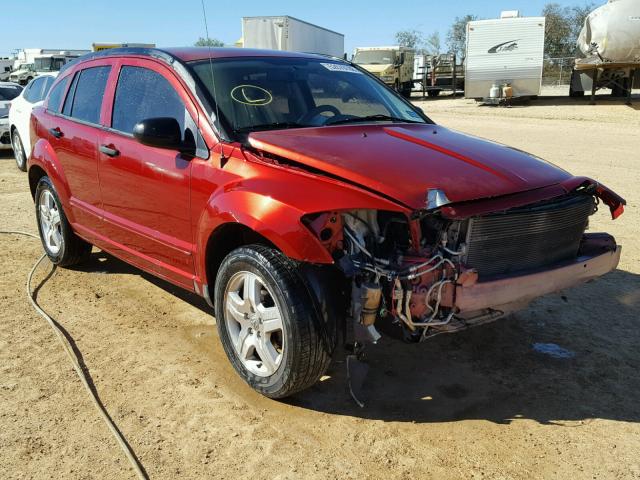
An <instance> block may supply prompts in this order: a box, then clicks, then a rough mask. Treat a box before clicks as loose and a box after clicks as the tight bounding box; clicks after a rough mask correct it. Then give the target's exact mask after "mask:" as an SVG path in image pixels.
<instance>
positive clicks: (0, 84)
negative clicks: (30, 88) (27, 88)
mask: <svg viewBox="0 0 640 480" xmlns="http://www.w3.org/2000/svg"><path fill="white" fill-rule="evenodd" d="M0 87H20V88H23V87H22V85H20V84H19V83H15V82H0Z"/></svg>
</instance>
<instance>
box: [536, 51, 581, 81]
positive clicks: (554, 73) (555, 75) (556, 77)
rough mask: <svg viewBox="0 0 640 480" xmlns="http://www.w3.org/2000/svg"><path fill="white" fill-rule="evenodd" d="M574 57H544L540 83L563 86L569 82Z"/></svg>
mask: <svg viewBox="0 0 640 480" xmlns="http://www.w3.org/2000/svg"><path fill="white" fill-rule="evenodd" d="M574 62H575V57H552V58H545V59H544V67H543V69H542V85H544V86H564V85H569V83H571V72H572V71H573V65H574Z"/></svg>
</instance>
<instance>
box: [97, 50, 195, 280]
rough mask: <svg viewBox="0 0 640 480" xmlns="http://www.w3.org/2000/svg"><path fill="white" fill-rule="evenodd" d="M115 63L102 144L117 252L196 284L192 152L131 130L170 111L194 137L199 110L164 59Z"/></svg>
mask: <svg viewBox="0 0 640 480" xmlns="http://www.w3.org/2000/svg"><path fill="white" fill-rule="evenodd" d="M117 68H119V74H118V82H117V85H116V86H115V89H114V91H113V92H111V96H112V98H113V102H112V103H111V106H112V109H111V110H112V111H111V112H110V119H111V122H110V128H109V129H108V130H106V131H105V132H103V134H102V136H101V138H100V141H99V146H98V148H99V157H100V162H99V173H100V187H101V191H102V201H103V208H104V221H105V223H104V228H105V232H106V236H107V237H108V238H109V240H111V241H113V242H114V245H113V246H112V248H115V249H116V250H118V253H119V254H120V256H123V257H126V259H127V260H129V261H131V262H132V263H134V264H138V265H139V266H141V267H143V268H147V269H151V270H153V271H155V272H156V273H157V274H158V275H160V276H162V277H164V278H166V279H168V280H171V281H173V282H174V283H178V284H180V285H182V286H184V287H187V288H190V289H193V279H194V260H193V253H194V245H193V236H192V232H191V224H190V194H189V187H190V178H191V158H190V157H188V156H185V155H183V154H181V153H180V152H178V151H177V150H167V149H161V148H155V147H149V146H145V145H142V144H141V143H139V142H138V141H137V140H136V139H135V138H134V137H133V135H132V133H133V127H134V125H135V124H136V123H138V122H139V121H141V120H145V119H149V118H157V117H171V118H175V119H176V120H177V121H178V123H179V124H180V126H181V127H182V131H183V136H184V137H185V138H186V139H189V138H190V139H194V138H196V137H197V136H198V133H197V126H196V123H195V121H194V120H193V118H197V117H195V115H196V112H197V111H196V110H195V108H194V107H193V105H191V104H190V100H189V97H188V96H187V95H186V93H185V92H184V90H183V87H182V85H181V84H180V82H179V81H178V80H177V78H176V77H175V75H174V74H173V72H171V71H170V70H169V69H168V68H166V67H165V66H163V65H162V64H159V63H156V62H154V61H152V60H142V59H126V60H122V61H120V62H119V63H118V66H117ZM190 110H191V112H190Z"/></svg>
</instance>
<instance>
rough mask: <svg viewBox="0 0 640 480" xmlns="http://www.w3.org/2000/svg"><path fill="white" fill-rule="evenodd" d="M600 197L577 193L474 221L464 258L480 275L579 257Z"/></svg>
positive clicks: (471, 225) (511, 271)
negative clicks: (582, 242) (596, 200)
mask: <svg viewBox="0 0 640 480" xmlns="http://www.w3.org/2000/svg"><path fill="white" fill-rule="evenodd" d="M594 211H595V199H594V198H593V197H592V196H589V195H576V196H573V197H570V198H565V199H562V200H556V201H553V202H547V203H543V204H537V205H533V206H528V207H521V208H517V209H512V210H507V211H506V212H504V213H493V214H490V215H485V216H481V217H475V218H472V219H471V220H470V221H469V227H468V230H467V237H466V244H467V253H466V259H465V264H466V265H467V266H468V267H470V268H475V269H477V270H478V274H479V277H480V279H483V278H487V277H492V276H496V275H503V274H514V273H518V272H524V271H527V270H534V269H538V268H542V267H546V266H549V265H552V264H554V263H558V262H561V261H563V260H568V259H571V258H575V257H576V256H577V254H578V249H579V248H580V241H581V239H582V235H583V234H584V231H585V229H586V228H587V223H588V219H589V216H590V215H591V214H592V213H594Z"/></svg>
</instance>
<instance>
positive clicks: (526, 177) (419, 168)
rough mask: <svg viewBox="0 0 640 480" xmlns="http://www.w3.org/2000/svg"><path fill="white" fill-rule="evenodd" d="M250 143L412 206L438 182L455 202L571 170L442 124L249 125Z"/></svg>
mask: <svg viewBox="0 0 640 480" xmlns="http://www.w3.org/2000/svg"><path fill="white" fill-rule="evenodd" d="M250 141H251V144H252V145H253V146H254V147H255V148H257V149H260V150H264V151H266V152H269V153H272V154H275V155H279V156H282V157H285V158H289V159H292V160H295V161H297V162H300V163H302V164H305V165H308V166H310V167H313V168H316V169H320V170H323V171H326V172H328V173H330V174H332V175H336V176H339V177H343V178H346V179H349V180H350V181H352V182H355V183H358V184H361V185H364V186H366V187H368V188H370V189H372V190H375V191H379V192H381V193H383V194H385V195H387V196H388V197H391V198H395V199H397V200H398V201H400V202H402V203H403V204H404V205H407V206H409V207H411V208H413V209H421V208H425V202H426V192H427V190H428V189H431V188H437V189H441V190H443V191H444V192H445V194H446V195H447V197H448V198H449V200H450V201H451V202H453V203H457V202H465V201H469V200H476V199H480V198H487V197H497V196H503V195H509V194H512V193H516V192H522V191H525V190H533V189H536V188H542V187H547V186H549V185H554V184H557V183H560V182H563V181H566V180H568V179H569V178H571V175H570V174H568V173H567V172H565V171H564V170H561V169H559V168H557V167H554V166H553V165H551V164H549V163H547V162H544V161H541V160H538V159H536V158H534V157H532V156H530V155H528V154H525V153H523V152H520V151H517V150H514V149H512V148H509V147H506V146H503V145H499V144H496V143H493V142H488V141H485V140H481V139H478V138H475V137H471V136H469V135H465V134H462V133H457V132H454V131H451V130H448V129H446V128H443V127H440V126H437V125H402V126H393V127H389V126H384V125H360V126H355V125H350V126H336V127H321V128H307V129H297V130H279V131H273V132H258V133H252V134H251V136H250Z"/></svg>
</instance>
